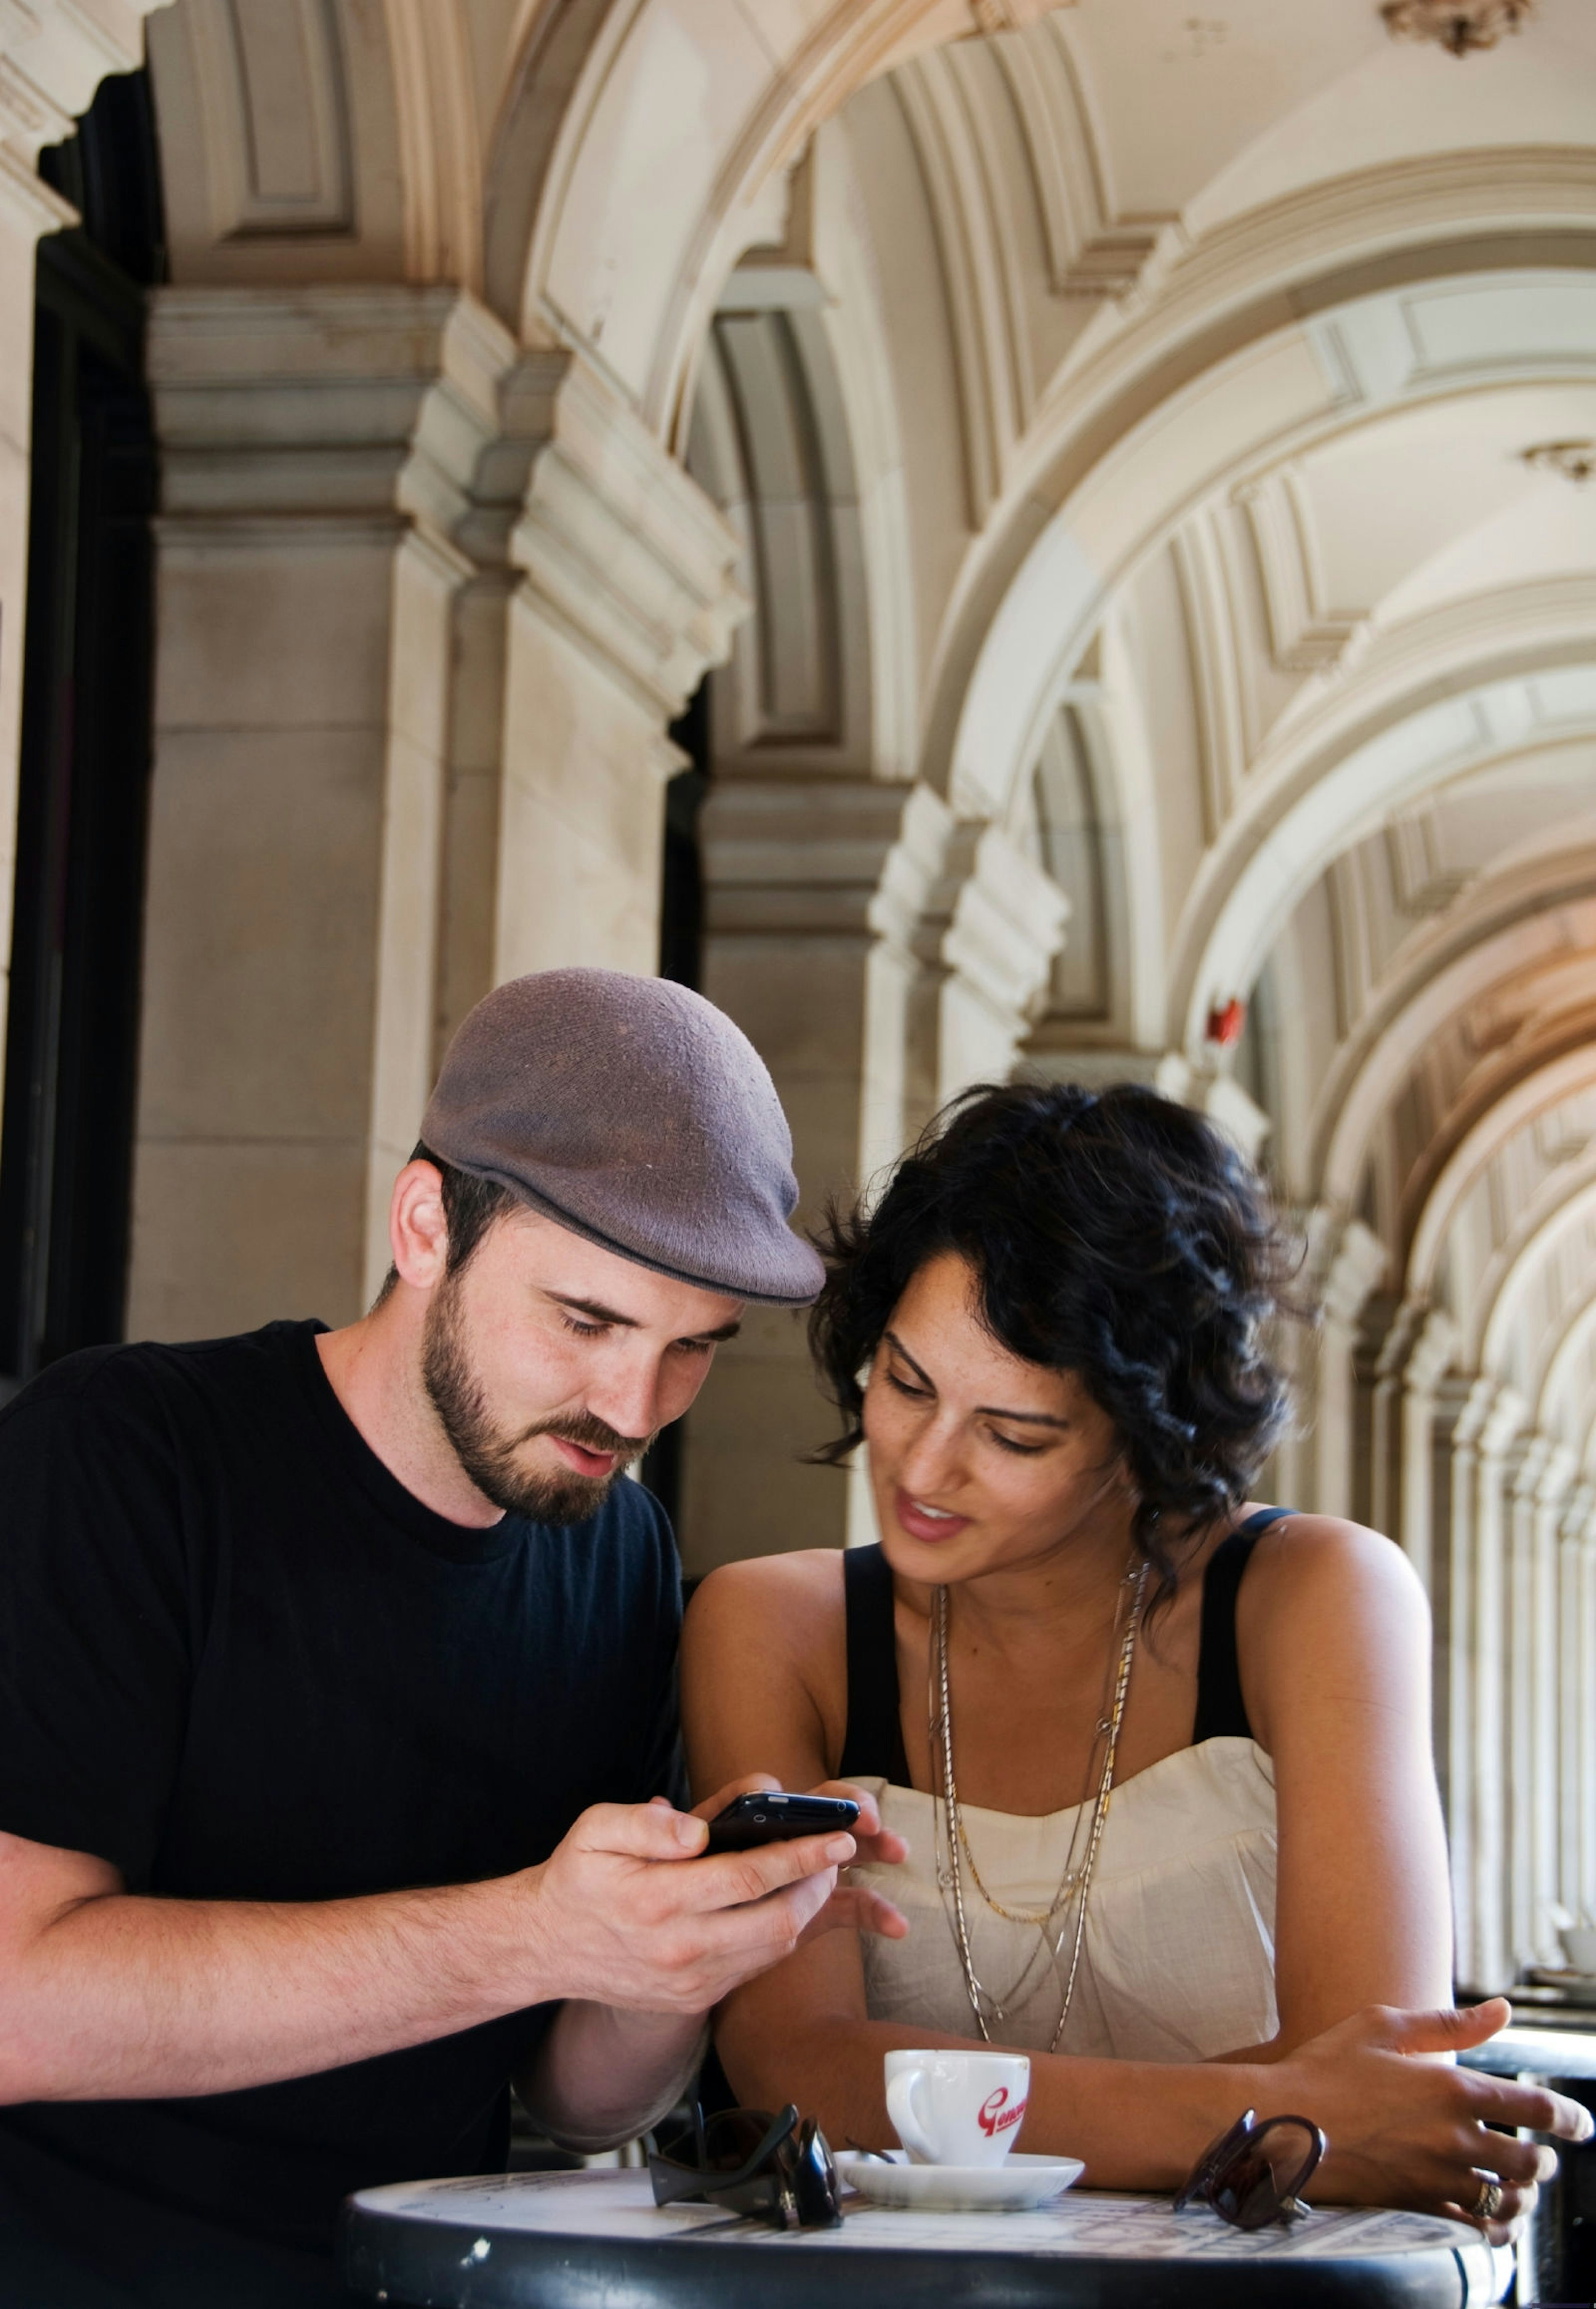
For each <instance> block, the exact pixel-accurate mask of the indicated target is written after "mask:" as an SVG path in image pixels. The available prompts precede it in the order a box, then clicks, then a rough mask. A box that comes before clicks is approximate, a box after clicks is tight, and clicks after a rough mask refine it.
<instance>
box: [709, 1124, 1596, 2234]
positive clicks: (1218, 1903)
mask: <svg viewBox="0 0 1596 2309" xmlns="http://www.w3.org/2000/svg"><path fill="white" fill-rule="evenodd" d="M823 1248H824V1249H825V1250H826V1251H827V1253H828V1267H829V1276H828V1284H827V1287H826V1290H825V1292H824V1293H823V1294H822V1297H821V1299H820V1304H819V1306H818V1307H817V1309H816V1310H815V1317H814V1323H813V1335H812V1336H813V1344H814V1346H815V1350H816V1353H817V1356H818V1359H819V1362H820V1369H821V1371H822V1373H823V1375H824V1377H825V1379H826V1382H827V1384H828V1389H829V1391H830V1393H831V1395H832V1396H833V1397H834V1399H835V1400H836V1402H837V1405H839V1407H840V1409H841V1411H842V1414H843V1416H844V1421H845V1424H846V1432H845V1434H844V1435H843V1437H842V1438H841V1440H840V1441H839V1442H838V1443H837V1445H836V1446H835V1447H834V1449H833V1450H832V1451H831V1453H830V1454H829V1455H828V1456H830V1457H834V1458H840V1457H844V1456H845V1455H846V1454H847V1453H848V1452H850V1451H851V1450H853V1449H854V1448H855V1447H856V1446H857V1445H858V1444H859V1443H860V1442H861V1441H863V1443H865V1444H866V1445H867V1446H868V1449H869V1469H870V1479H871V1484H872V1492H873V1495H874V1500H875V1509H876V1517H877V1523H878V1527H879V1529H880V1534H881V1544H880V1547H879V1548H870V1549H859V1550H854V1551H850V1552H848V1553H847V1554H846V1555H843V1554H839V1553H838V1552H836V1551H835V1550H823V1551H816V1552H812V1553H802V1554H794V1555H785V1556H777V1557H766V1558H762V1559H759V1560H757V1561H750V1562H746V1563H739V1564H734V1565H729V1566H727V1567H726V1568H724V1570H719V1571H716V1573H715V1574H713V1575H712V1577H711V1578H709V1579H708V1580H707V1582H706V1583H705V1585H704V1586H703V1587H702V1588H701V1589H700V1591H699V1593H698V1596H697V1597H696V1598H695V1600H694V1603H693V1605H692V1608H691V1611H690V1615H689V1621H688V1630H687V1636H686V1639H685V1645H684V1653H683V1674H684V1707H685V1716H686V1724H687V1732H688V1742H689V1753H690V1764H691V1768H692V1773H693V1777H694V1781H695V1783H696V1785H697V1786H698V1787H700V1788H713V1787H717V1786H724V1785H725V1784H726V1783H727V1782H728V1781H730V1780H732V1779H733V1778H734V1777H736V1776H737V1775H738V1774H740V1773H743V1772H746V1771H748V1770H749V1769H750V1767H755V1766H757V1767H759V1768H762V1769H768V1770H772V1771H775V1772H776V1773H777V1774H779V1776H780V1778H781V1781H782V1783H783V1784H784V1785H785V1786H789V1787H812V1786H816V1785H817V1784H825V1783H828V1782H835V1781H837V1780H838V1779H842V1780H845V1781H847V1782H850V1783H852V1784H854V1785H855V1786H858V1787H859V1788H860V1789H861V1790H863V1792H865V1794H866V1797H867V1802H866V1809H865V1816H864V1819H863V1821H862V1829H864V1830H866V1831H869V1830H872V1829H875V1828H876V1827H877V1825H878V1822H877V1818H876V1814H877V1812H878V1811H879V1826H880V1830H881V1832H882V1833H881V1836H880V1840H879V1841H878V1842H877V1843H876V1844H875V1845H874V1846H868V1845H867V1846H866V1848H867V1850H873V1852H874V1854H875V1855H876V1856H875V1859H874V1860H872V1864H871V1865H870V1866H869V1867H867V1868H864V1869H862V1870H861V1871H860V1872H859V1873H860V1874H861V1875H863V1876H865V1877H868V1878H869V1879H870V1880H872V1881H875V1882H876V1883H877V1884H878V1885H879V1888H880V1890H883V1891H885V1892H886V1893H888V1895H889V1897H890V1898H893V1899H894V1900H896V1902H897V1903H898V1907H900V1908H901V1909H902V1910H903V1912H904V1914H905V1915H906V1917H907V1919H908V1922H909V1925H910V1930H909V1932H908V1934H907V1936H906V1938H902V1939H891V1938H888V1937H885V1936H881V1937H876V1938H872V1939H870V1940H867V1941H863V1942H861V1941H860V1940H859V1938H858V1936H856V1935H854V1934H849V1933H833V1934H832V1935H830V1936H829V1938H828V1939H827V1940H825V1941H821V1942H819V1943H817V1944H816V1945H815V1946H813V1947H811V1948H805V1949H803V1950H800V1951H798V1952H797V1953H795V1954H794V1956H793V1957H791V1958H790V1959H788V1961H787V1962H786V1963H785V1964H783V1965H782V1966H780V1967H777V1968H776V1970H775V1971H773V1972H770V1973H768V1974H766V1975H765V1976H763V1977H762V1978H760V1979H759V1980H758V1981H755V1982H750V1984H749V1985H747V1986H746V1987H744V1988H742V1989H740V1990H739V1991H738V1992H737V1993H735V1994H734V1995H733V1997H732V1998H730V1999H729V2001H728V2002H727V2003H726V2005H725V2006H724V2008H723V2011H722V2013H721V2016H720V2020H719V2025H718V2029H717V2037H716V2043H717V2047H718V2050H719V2053H720V2055H721V2059H722V2062H723V2063H724V2067H725V2070H726V2071H727V2074H728V2077H729V2079H730V2080H731V2082H732V2085H733V2089H734V2090H735V2091H736V2092H737V2093H738V2096H739V2097H740V2098H741V2099H742V2100H744V2101H747V2102H763V2103H766V2104H769V2105H775V2104H779V2103H780V2102H782V2101H785V2100H786V2099H789V2098H790V2099H794V2100H796V2101H798V2102H799V2103H800V2104H801V2106H803V2107H804V2108H805V2109H806V2110H811V2111H812V2112H814V2113H815V2114H817V2115H818V2116H819V2117H820V2121H821V2123H822V2125H823V2126H824V2127H825V2129H826V2131H827V2132H828V2133H829V2134H830V2135H831V2137H832V2138H833V2139H834V2140H843V2139H852V2140H858V2141H861V2142H863V2143H866V2144H870V2145H876V2146H882V2145H886V2144H887V2143H888V2142H889V2141H890V2140H891V2138H892V2135H891V2133H890V2130H889V2126H888V2124H887V2121H886V2115H885V2108H884V2103H883V2098H882V2090H881V2055H882V2054H883V2052H885V2051H887V2050H889V2049H890V2048H892V2047H894V2046H903V2045H979V2044H981V2043H982V2042H991V2043H993V2044H999V2045H1013V2046H1019V2047H1023V2048H1025V2049H1027V2050H1028V2051H1029V2052H1030V2053H1031V2054H1032V2055H1033V2060H1032V2091H1031V2102H1030V2114H1029V2116H1028V2120H1027V2123H1026V2139H1025V2145H1026V2147H1027V2149H1031V2150H1040V2151H1056V2152H1061V2153H1062V2152H1066V2151H1067V2152H1070V2153H1072V2154H1075V2155H1079V2156H1082V2157H1084V2158H1086V2160H1087V2165H1088V2178H1089V2180H1090V2181H1091V2182H1094V2183H1096V2184H1099V2185H1102V2186H1106V2187H1122V2188H1123V2187H1132V2188H1133V2187H1169V2186H1171V2185H1174V2184H1178V2182H1179V2181H1180V2180H1181V2179H1182V2178H1184V2175H1185V2173H1186V2171H1187V2170H1188V2169H1189V2167H1190V2166H1191V2165H1192V2164H1193V2161H1194V2159H1195V2158H1196V2156H1197V2154H1198V2153H1199V2151H1200V2150H1201V2148H1202V2147H1203V2146H1204V2144H1205V2142H1206V2141H1207V2140H1209V2139H1210V2137H1211V2136H1212V2135H1213V2134H1214V2133H1215V2132H1218V2131H1219V2130H1220V2129H1221V2128H1222V2126H1223V2125H1224V2124H1225V2123H1228V2122H1229V2120H1230V2119H1231V2118H1232V2117H1233V2116H1234V2115H1235V2114H1236V2112H1237V2110H1238V2109H1239V2108H1240V2107H1241V2106H1245V2105H1246V2104H1248V2103H1252V2104H1253V2105H1255V2106H1258V2107H1259V2108H1260V2109H1261V2110H1262V2112H1263V2113H1264V2114H1270V2113H1279V2112H1281V2111H1284V2110H1290V2111H1294V2112H1300V2113H1303V2114H1308V2115H1310V2116H1314V2117H1316V2118H1317V2120H1318V2121H1319V2123H1321V2124H1322V2125H1323V2127H1324V2129H1325V2131H1326V2132H1327V2133H1328V2134H1329V2136H1330V2140H1331V2153H1330V2155H1329V2157H1328V2158H1327V2159H1326V2161H1325V2164H1324V2166H1323V2167H1322V2168H1321V2175H1320V2179H1319V2183H1318V2189H1319V2192H1320V2193H1321V2194H1323V2195H1326V2196H1331V2197H1335V2198H1338V2199H1341V2200H1348V2201H1376V2202H1383V2203H1392V2202H1397V2203H1402V2204H1408V2205H1414V2206H1421V2207H1425V2208H1427V2209H1430V2210H1442V2209H1446V2210H1453V2211H1461V2212H1462V2214H1463V2215H1464V2216H1465V2217H1466V2218H1470V2219H1475V2220H1478V2221H1479V2222H1480V2224H1481V2225H1482V2226H1483V2227H1486V2228H1487V2230H1488V2233H1489V2234H1490V2235H1493V2236H1495V2237H1498V2238H1499V2237H1501V2236H1502V2235H1505V2233H1506V2231H1507V2229H1508V2227H1509V2226H1510V2225H1511V2224H1512V2223H1513V2222H1514V2219H1515V2218H1517V2217H1518V2216H1519V2215H1520V2214H1521V2213H1522V2210H1523V2209H1524V2207H1525V2206H1526V2205H1527V2203H1528V2202H1529V2201H1530V2198H1531V2195H1532V2193H1533V2188H1534V2184H1535V2181H1536V2179H1537V2176H1538V2175H1540V2176H1544V2175H1545V2174H1546V2173H1547V2172H1548V2171H1549V2170H1550V2169H1551V2152H1549V2151H1548V2150H1545V2149H1538V2148H1536V2147H1535V2146H1533V2145H1532V2144H1531V2143H1528V2142H1520V2141H1517V2140H1507V2139H1504V2138H1500V2137H1498V2136H1496V2135H1495V2134H1491V2135H1487V2134H1486V2133H1484V2132H1482V2131H1481V2129H1480V2127H1481V2122H1482V2120H1490V2121H1493V2122H1495V2123H1509V2124H1512V2123H1518V2124H1524V2125H1532V2126H1534V2127H1536V2128H1537V2129H1539V2130H1542V2131H1546V2130H1554V2129H1556V2130H1561V2131H1563V2132H1566V2133H1567V2134H1569V2135H1570V2136H1577V2135H1579V2134H1582V2133H1583V2132H1584V2131H1586V2130H1588V2120H1587V2119H1586V2118H1585V2117H1584V2114H1583V2111H1580V2110H1577V2109H1575V2108H1574V2106H1573V2105H1572V2104H1569V2103H1566V2102H1559V2101H1557V2099H1556V2097H1555V2096H1552V2095H1549V2094H1546V2093H1542V2092H1539V2091H1530V2090H1526V2089H1523V2088H1519V2087H1516V2086H1512V2085H1506V2084H1501V2083H1498V2082H1496V2080H1488V2079H1485V2078H1482V2077H1477V2076H1474V2075H1471V2074H1470V2073H1468V2072H1466V2071H1457V2070H1454V2069H1452V2068H1450V2067H1447V2066H1444V2065H1442V2064H1440V2063H1429V2062H1421V2061H1415V2060H1413V2059H1411V2058H1410V2057H1407V2056H1408V2055H1410V2054H1415V2053H1430V2054H1441V2053H1444V2052H1447V2051H1450V2050H1453V2049H1455V2048H1457V2047H1459V2046H1462V2045H1469V2044H1473V2043H1477V2042H1479V2041H1481V2040H1482V2039H1483V2038H1485V2037H1488V2036H1490V2035H1492V2034H1494V2033H1495V2031H1496V2028H1500V2027H1501V2026H1502V2025H1503V2022H1504V2021H1505V2018H1506V2017H1507V2015H1506V2010H1505V2007H1504V2006H1503V2005H1502V2004H1501V2003H1500V2002H1493V2003H1491V2004H1488V2005H1486V2006H1483V2007H1480V2008H1479V2009H1478V2011H1476V2012H1474V2013H1471V2014H1470V2013H1464V2014H1453V2013H1451V2012H1449V2011H1442V2010H1440V2009H1438V2008H1444V2007H1446V2006H1447V2005H1448V2004H1449V2002H1450V1995H1451V1981H1450V1933H1449V1923H1448V1888H1447V1870H1446V1851H1445V1843H1444V1834H1443V1829H1442V1821H1441V1814H1440V1807H1439V1803H1438V1800H1437V1795H1436V1781H1435V1774H1434V1769H1433V1766H1432V1762H1431V1756H1430V1742H1429V1720H1430V1698H1429V1679H1428V1667H1429V1629H1428V1620H1427V1611H1426V1605H1425V1599H1424V1596H1423V1594H1422V1591H1421V1589H1420V1587H1419V1585H1418V1581H1417V1579H1416V1578H1415V1577H1414V1575H1413V1573H1412V1572H1411V1570H1410V1568H1409V1566H1408V1564H1407V1562H1406V1561H1405V1559H1404V1558H1403V1557H1402V1555H1401V1553H1400V1552H1398V1550H1397V1549H1396V1548H1394V1547H1393V1546H1392V1545H1391V1544H1390V1543H1389V1542H1388V1541H1386V1540H1384V1539H1382V1538H1380V1537H1378V1536H1377V1535H1375V1534H1374V1533H1372V1532H1368V1531H1364V1530H1360V1529H1359V1528H1357V1526H1354V1525H1351V1524H1349V1523H1344V1522H1342V1521H1340V1520H1339V1519H1337V1518H1330V1517H1323V1516H1298V1515H1292V1514H1289V1513H1288V1512H1286V1511H1282V1510H1279V1509H1261V1508H1259V1507H1258V1506H1257V1505H1256V1503H1254V1502H1253V1501H1251V1500H1249V1499H1248V1498H1247V1492H1248V1490H1249V1486H1250V1484H1251V1483H1252V1482H1253V1479H1254V1478H1255V1477H1256V1474H1257V1473H1258V1471H1259V1469H1260V1467H1261V1466H1262V1463H1263V1461H1264V1459H1265V1458H1266V1457H1267V1456H1268V1454H1269V1452H1270V1450H1271V1448H1272V1446H1273V1444H1274V1443H1275V1441H1276V1440H1278V1437H1279V1431H1280V1428H1281V1424H1282V1421H1283V1416H1284V1393H1283V1389H1282V1387H1281V1385H1280V1382H1279V1378H1278V1377H1277V1375H1276V1373H1275V1372H1274V1371H1273V1370H1272V1369H1271V1365H1270V1363H1269V1362H1268V1360H1267V1357H1266V1353H1265V1350H1264V1346H1263V1343H1262V1333H1263V1328H1264V1326H1265V1324H1266V1323H1267V1321H1268V1319H1269V1318H1270V1317H1271V1314H1272V1313H1273V1311H1274V1310H1275V1307H1276V1304H1277V1277H1278V1272H1279V1250H1278V1246H1277V1241H1276V1238H1275V1236H1274V1234H1273V1232H1272V1231H1271V1226H1270V1224H1269V1222H1268V1219H1267V1216H1266V1215H1265V1213H1264V1211H1263V1208H1262V1205H1261V1202H1260V1200H1259V1197H1258V1193H1257V1189H1256V1188H1255V1186H1254V1184H1253V1181H1252V1180H1251V1178H1250V1175H1249V1174H1248V1173H1247V1172H1246V1171H1245V1168H1244V1166H1243V1165H1242V1163H1240V1161H1239V1160H1238V1159H1237V1158H1236V1156H1235V1155H1233V1154H1232V1153H1231V1152H1230V1151H1229V1149H1228V1147H1227V1145H1226V1143H1225V1142H1224V1141H1223V1140H1222V1139H1221V1138H1220V1137H1219V1135H1218V1134H1217V1133H1216V1132H1215V1131H1214V1130H1212V1129H1210V1126H1209V1125H1208V1124H1206V1123H1205V1122H1204V1121H1202V1120H1201V1119H1200V1118H1199V1117H1197V1116H1195V1115H1193V1114H1192V1113H1190V1112H1189V1111H1186V1110H1185V1109H1184V1108H1181V1107H1178V1106H1175V1105H1173V1104H1171V1103H1169V1102H1167V1101H1166V1100H1164V1099H1162V1098H1159V1097H1158V1096H1157V1095H1156V1094H1153V1093H1152V1092H1150V1091H1147V1090H1144V1089H1141V1088H1140V1087H1138V1086H1135V1085H1124V1086H1122V1087H1118V1088H1115V1089H1112V1090H1108V1091H1105V1092H1104V1093H1102V1094H1100V1095H1093V1094H1090V1093H1089V1092H1087V1091H1084V1090H1080V1089H1078V1088H1073V1087H1063V1088H1060V1087H1048V1088H1038V1087H1029V1086H1023V1085H1021V1086H1014V1087H1011V1088H1006V1089H997V1090H987V1091H983V1092H977V1093H972V1094H969V1095H968V1096H967V1098H966V1099H965V1100H963V1101H961V1102H960V1103H958V1105H957V1106H956V1108H955V1109H954V1110H953V1111H951V1114H950V1117H948V1118H944V1120H943V1123H942V1125H941V1127H940V1128H938V1129H933V1131H932V1133H931V1134H930V1135H929V1136H928V1137H927V1138H926V1140H925V1141H924V1143H923V1144H922V1145H921V1146H920V1147H919V1148H918V1149H916V1151H915V1153H914V1154H913V1155H911V1156H910V1157H908V1158H907V1159H906V1161H905V1162H904V1163H902V1164H901V1165H900V1166H899V1168H898V1172H896V1174H895V1176H894V1177H893V1178H892V1180H891V1181H890V1183H889V1186H888V1188H887V1190H886V1192H885V1193H884V1195H882V1197H881V1198H880V1201H879V1202H878V1203H877V1205H876V1206H875V1207H874V1209H873V1210H872V1211H869V1212H868V1213H866V1212H861V1213H858V1214H856V1215H854V1216H853V1217H851V1218H847V1219H844V1220H840V1221H837V1222H836V1223H835V1224H834V1225H833V1227H832V1229H831V1232H830V1234H829V1237H828V1241H826V1243H825V1244H824V1245H823ZM1111 1796H1112V1802H1111V1801H1110V1798H1111ZM870 1798H873V1799H874V1802H873V1803H871V1802H869V1801H868V1799H870ZM898 1839H902V1840H903V1841H904V1842H906V1845H907V1846H908V1852H909V1856H908V1858H907V1859H906V1861H904V1862H903V1863H902V1864H901V1865H899V1866H897V1867H886V1866H882V1865H880V1861H882V1860H883V1859H885V1858H886V1856H887V1855H889V1854H891V1853H893V1852H896V1851H898V1849H900V1848H901V1846H900V1843H899V1841H898ZM889 1880H890V1881H889ZM1376 2006H1378V2007H1400V2008H1407V2009H1405V2010H1402V2011H1370V2010H1369V2008H1371V2007H1376ZM1155 2064H1156V2065H1155ZM1498 2176H1499V2177H1498Z"/></svg>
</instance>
